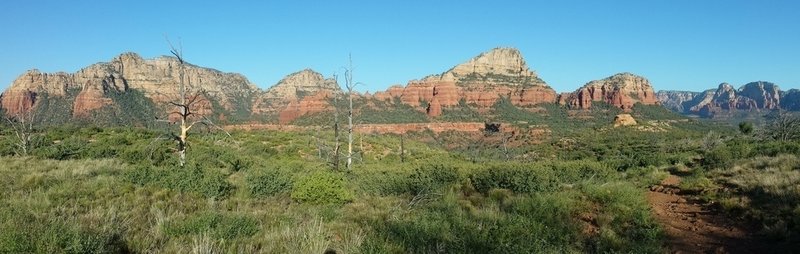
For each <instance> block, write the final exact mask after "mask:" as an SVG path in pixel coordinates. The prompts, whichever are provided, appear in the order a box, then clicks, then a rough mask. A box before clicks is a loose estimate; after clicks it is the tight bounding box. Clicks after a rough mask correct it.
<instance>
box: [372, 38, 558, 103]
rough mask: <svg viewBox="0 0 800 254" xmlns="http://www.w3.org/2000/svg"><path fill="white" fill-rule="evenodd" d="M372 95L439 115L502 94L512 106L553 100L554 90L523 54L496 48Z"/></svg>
mask: <svg viewBox="0 0 800 254" xmlns="http://www.w3.org/2000/svg"><path fill="white" fill-rule="evenodd" d="M374 97H375V98H377V99H379V100H383V101H391V100H393V99H394V98H399V99H400V101H402V102H403V103H405V104H408V105H411V106H413V107H417V108H420V109H423V110H425V112H427V114H428V115H429V116H433V117H435V116H439V115H441V114H442V109H443V108H446V107H452V106H456V105H459V103H461V102H463V103H465V104H470V105H476V106H477V107H478V108H479V109H480V108H488V107H491V106H492V105H494V104H495V102H496V101H497V100H498V99H500V98H501V97H505V98H508V99H510V100H511V102H512V103H513V104H514V105H518V106H529V105H536V104H541V103H553V102H555V100H556V92H555V91H554V90H553V89H552V88H550V87H549V86H548V85H547V84H546V83H545V82H544V81H543V80H542V79H540V78H539V77H538V76H537V75H536V73H535V72H533V71H531V70H530V69H529V68H528V65H527V64H526V63H525V60H524V59H523V57H522V54H521V53H520V52H519V50H517V49H513V48H495V49H492V50H490V51H488V52H485V53H482V54H480V55H478V56H476V57H474V58H472V59H470V60H469V61H467V62H465V63H462V64H459V65H456V66H455V67H453V68H452V69H450V70H448V71H446V72H444V73H442V74H440V75H431V76H428V77H425V78H423V79H421V80H412V81H410V82H408V84H407V85H406V86H405V87H401V86H393V87H390V88H389V89H388V90H387V91H385V92H378V93H375V95H374Z"/></svg>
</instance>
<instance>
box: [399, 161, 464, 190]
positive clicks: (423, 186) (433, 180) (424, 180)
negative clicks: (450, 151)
mask: <svg viewBox="0 0 800 254" xmlns="http://www.w3.org/2000/svg"><path fill="white" fill-rule="evenodd" d="M460 179H461V176H460V175H459V174H458V171H456V169H455V168H452V167H447V166H444V165H441V164H437V165H430V166H422V167H419V168H416V169H415V170H414V173H412V174H411V175H410V176H409V183H408V184H409V191H410V192H411V194H412V195H416V194H420V193H423V192H429V191H433V190H436V189H441V188H442V187H445V186H446V185H448V184H453V183H457V182H459V181H460Z"/></svg>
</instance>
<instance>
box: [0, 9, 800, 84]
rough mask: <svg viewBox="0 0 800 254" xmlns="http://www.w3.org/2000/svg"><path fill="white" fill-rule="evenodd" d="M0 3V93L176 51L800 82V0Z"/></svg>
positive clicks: (379, 68)
mask: <svg viewBox="0 0 800 254" xmlns="http://www.w3.org/2000/svg"><path fill="white" fill-rule="evenodd" d="M164 2H166V1H163V2H162V1H35V0H31V1H21V0H20V1H13V0H9V1H2V2H0V88H2V89H5V87H7V86H8V85H9V84H10V83H11V82H12V80H14V79H15V78H16V77H17V76H18V75H20V74H22V73H23V72H24V71H25V70H28V69H32V68H38V69H40V70H42V71H46V72H54V71H67V72H74V71H76V70H78V69H80V68H82V67H84V66H87V65H90V64H92V63H96V62H102V61H109V60H111V59H112V58H113V57H114V56H116V55H118V54H120V53H122V52H127V51H133V52H137V53H139V54H140V55H142V56H143V57H145V58H153V57H156V56H160V55H166V54H168V53H169V51H168V47H167V44H166V42H165V40H164V35H165V34H167V35H169V36H170V37H172V38H173V40H177V38H178V37H180V39H181V41H182V42H183V45H184V51H185V52H184V53H185V57H186V59H187V61H189V62H192V63H194V64H197V65H201V66H206V67H212V68H215V69H218V70H221V71H226V72H238V73H242V74H244V75H246V76H247V77H248V78H249V79H250V81H252V82H253V83H255V84H257V85H258V86H260V87H262V88H267V87H269V86H271V85H273V84H275V83H276V82H277V81H278V80H280V79H281V78H282V77H284V76H285V75H287V74H289V73H292V72H295V71H298V70H301V69H304V68H312V69H314V70H317V71H319V72H321V73H323V74H324V75H326V76H329V75H331V74H332V73H334V72H341V67H342V66H344V65H345V64H346V63H347V55H348V54H352V56H353V63H354V66H355V67H356V72H355V79H356V80H358V81H361V82H363V83H365V84H366V85H365V86H362V87H360V88H359V90H361V91H376V90H383V89H385V88H386V87H388V86H390V85H392V84H405V83H406V82H407V81H408V80H411V79H417V78H421V77H424V76H426V75H429V74H437V73H441V72H443V71H445V70H447V69H449V68H450V67H452V66H454V65H456V64H458V63H460V62H463V61H466V60H468V59H469V58H471V57H473V56H475V55H477V54H479V53H480V52H483V51H487V50H489V49H492V48H494V47H498V46H503V47H516V48H519V49H520V50H521V51H522V53H523V55H524V56H525V58H526V61H527V63H528V65H529V66H530V67H531V68H532V69H533V70H535V71H537V72H538V73H539V75H540V77H541V78H542V79H544V80H545V81H546V82H547V83H548V84H550V86H552V87H553V88H554V89H556V90H557V91H559V92H563V91H572V90H575V89H576V88H577V87H579V86H581V85H583V84H585V83H586V82H588V81H590V80H594V79H600V78H604V77H607V76H610V75H612V74H614V73H618V72H633V73H636V74H639V75H642V76H645V77H647V78H649V79H650V81H651V82H652V83H653V85H654V86H655V88H656V90H667V89H670V90H696V91H698V90H703V89H707V88H712V87H716V85H717V84H719V83H721V82H729V83H731V84H735V85H737V86H738V85H742V84H744V83H746V82H750V81H757V80H766V81H772V82H775V83H777V84H778V85H780V86H781V88H783V89H788V88H800V15H798V13H800V1H781V0H771V1H733V0H728V1H721V0H692V1H684V0H670V1H666V0H650V1H622V0H620V1H588V0H587V1H570V0H566V1H416V0H407V1H236V0H232V1H207V2H201V1H198V2H194V1H192V2H188V1H187V2H169V3H164Z"/></svg>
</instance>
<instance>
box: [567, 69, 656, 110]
mask: <svg viewBox="0 0 800 254" xmlns="http://www.w3.org/2000/svg"><path fill="white" fill-rule="evenodd" d="M595 101H600V102H605V103H608V104H611V105H613V106H615V107H618V108H621V109H624V110H630V109H632V108H633V105H634V104H636V103H642V104H645V105H655V104H658V100H657V98H656V96H655V92H654V91H653V87H652V86H651V85H650V81H648V80H647V79H645V78H643V77H640V76H636V75H633V74H631V73H620V74H616V75H613V76H611V77H608V78H605V79H601V80H595V81H591V82H589V83H587V84H586V85H584V86H583V87H581V88H579V89H578V90H576V91H575V92H573V93H572V94H570V95H569V97H568V98H567V99H566V103H567V105H568V106H570V107H571V108H579V109H589V108H591V107H592V102H595Z"/></svg>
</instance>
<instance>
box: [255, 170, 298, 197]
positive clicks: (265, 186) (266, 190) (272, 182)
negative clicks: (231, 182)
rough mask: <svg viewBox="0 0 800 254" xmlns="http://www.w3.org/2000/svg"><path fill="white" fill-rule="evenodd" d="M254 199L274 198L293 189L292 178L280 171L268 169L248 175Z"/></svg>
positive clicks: (287, 173)
mask: <svg viewBox="0 0 800 254" xmlns="http://www.w3.org/2000/svg"><path fill="white" fill-rule="evenodd" d="M245 180H246V181H247V188H248V189H249V190H250V195H252V196H253V197H267V196H274V195H277V194H281V193H287V192H289V191H291V189H292V176H291V174H290V173H289V172H286V171H284V170H280V169H266V170H262V171H258V172H256V173H253V174H251V175H248V176H247V178H246V179H245Z"/></svg>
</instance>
